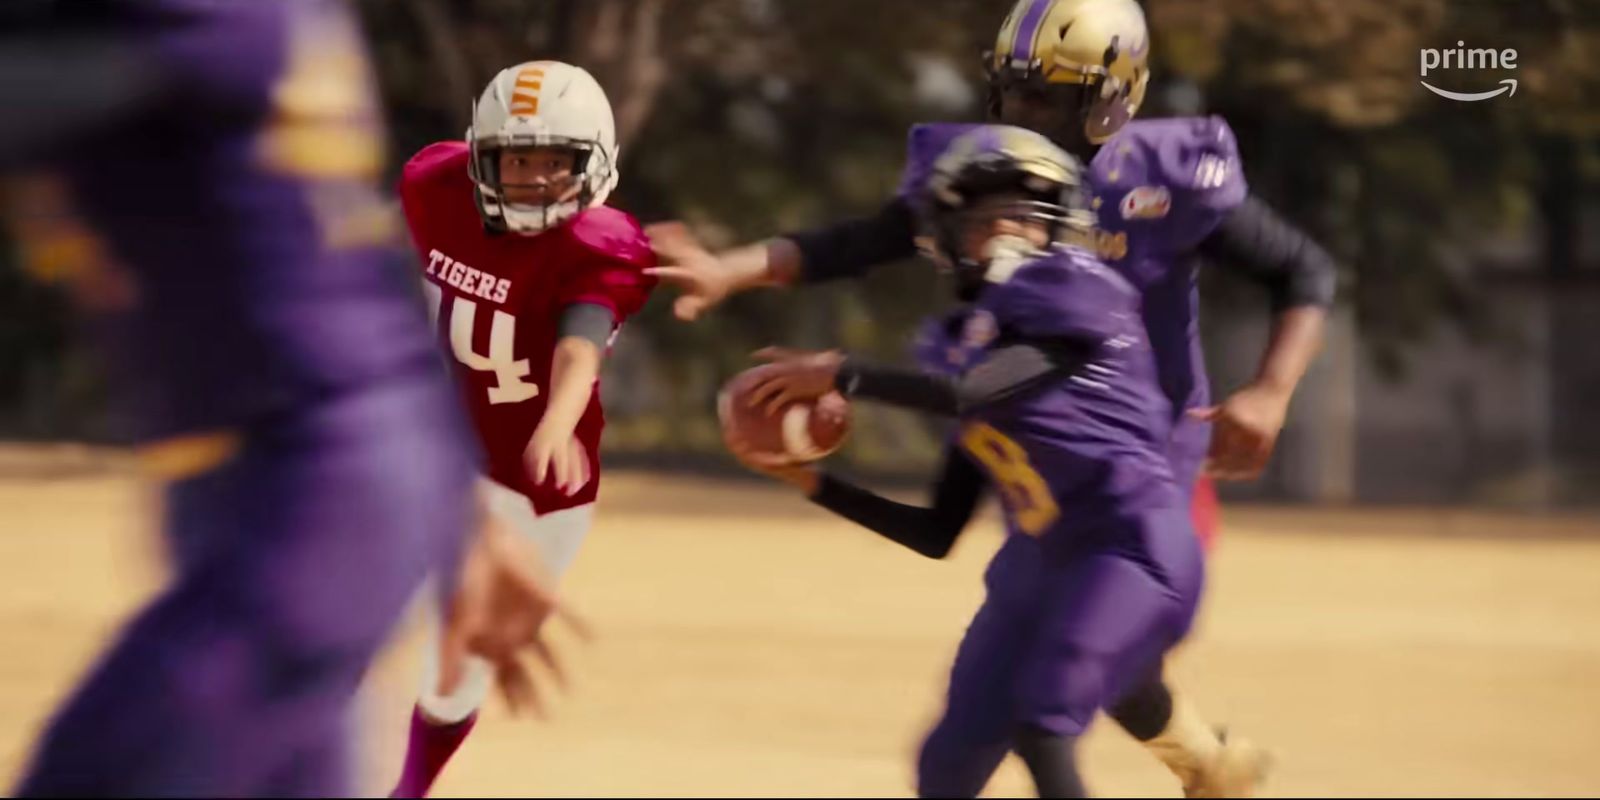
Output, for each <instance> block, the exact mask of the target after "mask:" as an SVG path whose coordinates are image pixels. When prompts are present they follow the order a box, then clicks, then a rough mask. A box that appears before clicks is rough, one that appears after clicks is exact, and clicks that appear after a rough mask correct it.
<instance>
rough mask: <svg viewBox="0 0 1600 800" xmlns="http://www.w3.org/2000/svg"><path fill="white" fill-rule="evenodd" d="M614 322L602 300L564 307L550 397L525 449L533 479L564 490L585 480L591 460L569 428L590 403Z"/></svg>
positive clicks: (574, 488)
mask: <svg viewBox="0 0 1600 800" xmlns="http://www.w3.org/2000/svg"><path fill="white" fill-rule="evenodd" d="M613 324H614V317H613V315H612V312H611V309H609V308H607V307H605V306H602V305H596V304H593V303H576V304H573V305H571V306H568V307H567V308H566V310H565V311H563V312H562V315H561V325H560V329H559V330H560V336H561V338H560V339H559V340H557V341H556V351H555V358H554V360H553V361H552V362H551V366H550V399H549V401H548V403H547V404H546V405H545V412H544V416H543V417H541V418H540V420H539V427H538V428H536V429H534V432H533V438H532V439H530V440H529V441H528V449H527V452H526V459H527V463H528V470H529V473H530V474H531V475H532V476H533V479H534V481H535V482H537V483H540V484H542V483H544V482H545V481H546V480H547V479H553V480H554V481H555V484H556V486H557V487H558V488H560V489H561V490H563V491H565V492H566V493H568V494H572V493H574V492H577V491H578V490H579V489H582V488H583V487H584V486H586V485H588V483H589V478H590V475H591V469H592V465H590V464H589V462H588V454H587V453H586V452H585V450H584V448H583V445H582V444H581V443H580V442H578V440H577V439H576V437H574V436H573V431H574V430H576V429H577V427H578V420H579V419H580V418H581V417H582V416H583V412H584V410H585V409H587V408H588V407H589V398H590V395H591V394H592V393H593V391H594V384H595V381H596V380H598V379H599V377H600V360H601V353H602V352H603V348H604V347H605V341H606V339H607V338H608V337H609V336H610V334H611V328H612V325H613Z"/></svg>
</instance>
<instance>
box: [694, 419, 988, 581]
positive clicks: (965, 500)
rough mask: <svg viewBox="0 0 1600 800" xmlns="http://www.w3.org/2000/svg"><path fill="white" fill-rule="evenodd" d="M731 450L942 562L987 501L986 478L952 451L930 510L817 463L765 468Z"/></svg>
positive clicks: (756, 464)
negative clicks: (876, 491)
mask: <svg viewBox="0 0 1600 800" xmlns="http://www.w3.org/2000/svg"><path fill="white" fill-rule="evenodd" d="M726 433H727V431H725V434H726ZM728 449H729V450H731V451H732V452H733V453H734V455H735V456H737V457H738V458H739V459H740V461H742V462H743V463H744V464H745V466H747V467H749V468H750V469H752V470H754V471H756V472H760V473H763V474H766V475H768V476H770V477H773V478H776V479H777V480H780V481H783V482H785V483H788V484H789V485H791V486H794V487H795V488H797V489H799V490H800V491H801V492H802V493H803V494H805V496H806V497H807V498H808V499H810V500H811V502H813V503H816V504H817V505H819V506H822V507H823V508H826V509H828V510H829V511H832V512H833V513H835V514H838V515H839V516H841V517H844V518H845V519H848V520H850V521H852V522H855V523H857V524H859V525H861V526H862V527H865V528H867V529H868V530H871V531H873V532H874V533H877V534H879V535H880V536H883V537H884V538H885V539H888V540H889V541H891V542H895V543H897V544H900V545H902V546H904V547H906V548H909V549H911V550H913V551H916V552H917V553H920V554H922V555H924V556H927V557H928V558H944V557H945V556H946V555H948V554H949V553H950V548H951V547H952V546H953V545H954V544H955V541H956V539H957V537H959V536H960V535H961V531H962V530H963V529H964V528H966V526H967V522H968V521H969V520H971V519H972V513H973V511H974V510H976V509H977V507H978V501H979V500H981V499H982V497H983V487H984V478H983V473H982V472H981V471H979V469H978V467H977V465H975V464H973V463H972V461H971V460H970V459H968V458H967V456H966V455H965V454H964V453H962V452H961V451H960V450H958V449H956V448H954V447H951V448H949V449H947V450H946V453H945V461H944V466H943V468H942V469H941V470H940V473H939V478H938V479H937V480H935V481H934V484H933V489H932V491H931V493H930V494H931V496H932V505H931V506H929V507H923V506H915V505H908V504H905V503H897V502H895V501H893V500H890V499H888V498H886V497H882V496H880V495H878V494H874V493H873V492H871V491H869V490H867V489H863V488H861V487H859V486H856V485H854V484H851V483H849V482H847V481H845V480H842V479H840V478H838V477H835V476H833V475H830V474H828V473H825V472H823V471H821V470H820V469H819V468H818V467H817V466H816V465H815V464H770V463H764V462H762V461H759V460H756V459H753V458H751V457H750V456H749V454H748V452H747V451H745V450H744V449H743V448H742V447H740V446H739V444H738V442H736V441H733V440H731V439H730V440H729V441H728Z"/></svg>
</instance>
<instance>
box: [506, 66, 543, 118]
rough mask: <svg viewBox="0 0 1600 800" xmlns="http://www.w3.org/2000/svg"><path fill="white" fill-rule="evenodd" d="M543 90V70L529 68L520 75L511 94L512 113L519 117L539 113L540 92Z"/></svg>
mask: <svg viewBox="0 0 1600 800" xmlns="http://www.w3.org/2000/svg"><path fill="white" fill-rule="evenodd" d="M542 88H544V70H543V69H542V68H540V67H528V68H527V69H525V70H523V71H522V72H520V73H518V74H517V82H516V85H515V88H514V89H513V90H512V92H511V113H512V114H515V115H519V116H520V115H524V114H526V115H528V116H532V115H534V114H537V113H539V90H540V89H542Z"/></svg>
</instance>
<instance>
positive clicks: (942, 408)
mask: <svg viewBox="0 0 1600 800" xmlns="http://www.w3.org/2000/svg"><path fill="white" fill-rule="evenodd" d="M1088 357H1089V348H1088V347H1087V345H1084V344H1080V343H1077V342H1048V343H1045V342H1017V343H1014V344H1007V345H1001V346H1000V347H997V348H995V350H994V351H993V352H992V353H990V354H989V357H988V358H985V359H984V360H983V361H982V362H980V363H979V364H978V365H977V366H975V367H973V368H972V369H971V370H969V371H968V372H967V373H966V374H965V375H962V376H961V377H960V378H954V377H950V376H945V375H933V374H930V373H926V372H923V371H921V370H918V369H914V368H911V367H883V366H874V365H871V364H864V363H861V362H860V361H858V360H857V359H854V358H847V359H845V362H844V363H843V364H841V365H840V367H839V374H838V377H837V378H836V379H835V385H836V386H837V387H838V389H839V391H840V392H841V393H842V394H844V395H845V396H846V397H850V398H853V399H854V398H859V399H862V400H873V401H877V402H880V403H887V404H889V405H894V406H899V407H901V408H909V409H911V410H913V411H923V412H927V413H930V414H938V415H941V416H947V417H953V416H957V415H960V414H963V413H966V412H967V411H969V410H971V409H974V408H981V407H983V406H986V405H989V404H990V403H996V402H999V401H1001V400H1005V399H1007V398H1010V397H1014V396H1016V395H1018V394H1021V393H1023V392H1025V391H1027V390H1028V389H1030V388H1033V387H1034V386H1035V385H1037V384H1038V383H1039V381H1041V380H1044V379H1045V378H1048V377H1050V376H1051V375H1053V374H1056V373H1069V374H1070V373H1072V372H1075V371H1077V369H1078V368H1079V367H1081V366H1082V365H1083V364H1084V362H1086V361H1087V360H1088Z"/></svg>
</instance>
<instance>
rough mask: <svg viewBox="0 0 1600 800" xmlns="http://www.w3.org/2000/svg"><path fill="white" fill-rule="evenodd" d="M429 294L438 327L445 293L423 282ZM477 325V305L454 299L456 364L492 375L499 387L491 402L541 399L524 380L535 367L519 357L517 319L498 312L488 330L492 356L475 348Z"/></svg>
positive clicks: (491, 390) (493, 388) (452, 335)
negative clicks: (474, 335)
mask: <svg viewBox="0 0 1600 800" xmlns="http://www.w3.org/2000/svg"><path fill="white" fill-rule="evenodd" d="M423 288H424V290H425V291H426V292H427V294H428V311H429V312H430V313H431V314H432V315H433V322H434V325H438V324H439V312H440V311H442V310H443V309H442V308H441V306H442V305H443V303H444V290H442V289H440V288H439V287H438V286H435V285H433V284H432V283H431V282H426V281H425V282H423ZM477 324H478V304H477V303H476V302H474V301H473V300H470V299H468V298H465V297H457V298H455V303H454V304H453V305H452V306H451V307H450V350H451V352H452V353H454V354H455V357H456V360H457V361H460V362H461V363H462V364H465V365H467V366H468V367H469V368H471V369H474V370H477V371H479V372H493V373H494V375H495V380H496V382H497V384H498V385H496V386H490V387H489V402H490V403H493V404H496V405H498V404H500V403H520V402H522V401H524V400H531V399H533V398H535V397H538V396H539V384H537V383H534V382H532V381H528V380H524V379H525V378H527V377H528V376H529V375H530V374H532V373H533V363H532V362H531V361H530V360H529V359H526V358H522V359H519V358H517V357H516V354H515V352H514V349H515V347H516V341H517V318H516V317H513V316H511V315H510V314H507V313H506V312H504V311H501V310H499V309H495V312H494V324H493V326H492V327H491V328H490V329H489V354H488V355H487V356H486V355H483V354H481V353H479V352H478V351H476V350H474V349H473V347H472V332H473V330H474V329H475V328H476V326H477Z"/></svg>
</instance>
